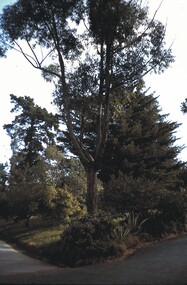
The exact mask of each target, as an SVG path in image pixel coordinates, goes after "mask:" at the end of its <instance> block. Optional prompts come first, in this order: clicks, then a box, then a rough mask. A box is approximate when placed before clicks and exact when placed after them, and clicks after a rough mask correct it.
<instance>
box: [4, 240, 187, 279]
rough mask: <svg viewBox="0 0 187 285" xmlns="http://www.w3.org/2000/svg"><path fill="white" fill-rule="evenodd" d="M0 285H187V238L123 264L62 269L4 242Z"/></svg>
mask: <svg viewBox="0 0 187 285" xmlns="http://www.w3.org/2000/svg"><path fill="white" fill-rule="evenodd" d="M0 284H115V285H117V284H139V285H140V284H159V285H162V284H167V285H169V284H176V285H179V284H182V285H183V284H186V285H187V235H183V236H181V237H178V238H175V239H171V240H165V241H162V242H160V243H157V244H155V245H153V246H146V247H144V248H142V249H140V250H138V251H137V252H136V253H135V254H134V255H133V256H131V257H129V258H127V259H125V260H120V261H115V262H109V263H105V264H97V265H92V266H83V267H79V268H59V267H55V266H52V265H49V264H45V263H43V262H41V261H39V260H35V259H33V258H30V257H28V256H25V255H23V254H21V253H19V252H17V251H16V250H14V249H12V248H11V247H10V246H8V245H7V244H5V243H4V242H2V241H0Z"/></svg>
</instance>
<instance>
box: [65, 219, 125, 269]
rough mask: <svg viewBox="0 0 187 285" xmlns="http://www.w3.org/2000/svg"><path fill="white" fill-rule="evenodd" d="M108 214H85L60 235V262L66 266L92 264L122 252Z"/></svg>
mask: <svg viewBox="0 0 187 285" xmlns="http://www.w3.org/2000/svg"><path fill="white" fill-rule="evenodd" d="M114 230H115V223H114V222H113V221H112V218H111V217H109V216H94V217H93V216H86V217H84V218H81V219H80V220H79V221H77V222H74V223H73V224H71V226H70V227H69V228H67V229H66V230H65V231H64V233H63V235H62V243H61V250H62V262H63V263H64V264H66V265H68V266H76V265H83V264H92V263H94V262H97V261H98V260H103V259H106V258H110V257H113V256H119V255H121V254H122V252H121V249H120V247H119V244H117V243H116V240H115V233H114Z"/></svg>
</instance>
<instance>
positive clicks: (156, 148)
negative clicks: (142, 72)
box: [99, 92, 182, 188]
mask: <svg viewBox="0 0 187 285" xmlns="http://www.w3.org/2000/svg"><path fill="white" fill-rule="evenodd" d="M116 106H117V105H116V104H115V108H116V109H117V107H116ZM167 117H168V115H162V114H161V110H160V108H159V104H158V101H157V98H155V97H154V96H153V94H151V95H145V94H144V93H142V92H135V93H133V94H131V95H129V99H128V100H126V102H125V103H124V104H123V106H121V111H120V113H119V114H118V115H117V118H114V120H113V122H112V123H111V124H110V135H109V140H108V143H107V147H106V151H105V155H104V159H103V163H102V167H101V171H100V175H99V176H100V178H101V179H102V180H103V181H104V182H107V181H109V179H110V176H111V175H115V177H117V176H118V173H119V171H121V172H122V173H125V174H126V175H127V176H128V175H129V176H132V177H134V178H138V177H144V178H145V179H148V180H152V181H157V182H162V183H164V185H165V187H167V188H168V187H169V188H170V187H171V186H172V187H173V185H175V183H176V180H177V177H178V173H179V172H180V169H181V166H182V162H180V161H179V159H178V158H177V155H178V154H179V153H180V151H181V150H182V147H179V146H177V144H176V143H177V138H176V136H175V133H176V131H177V128H178V127H179V126H180V124H178V123H177V122H171V121H169V120H168V119H167Z"/></svg>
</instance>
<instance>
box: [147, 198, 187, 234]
mask: <svg viewBox="0 0 187 285" xmlns="http://www.w3.org/2000/svg"><path fill="white" fill-rule="evenodd" d="M184 194H185V193H181V192H165V194H164V195H163V196H162V197H160V200H159V202H158V203H157V205H156V209H155V210H154V211H149V212H148V215H149V222H148V223H146V224H145V225H143V229H144V231H146V232H147V233H149V234H151V235H152V236H155V237H162V236H164V235H166V234H170V233H180V232H184V231H185V230H186V196H185V195H184Z"/></svg>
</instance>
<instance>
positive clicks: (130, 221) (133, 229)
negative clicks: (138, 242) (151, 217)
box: [124, 212, 148, 235]
mask: <svg viewBox="0 0 187 285" xmlns="http://www.w3.org/2000/svg"><path fill="white" fill-rule="evenodd" d="M147 220H148V218H146V219H144V220H142V221H140V220H139V214H135V213H134V212H128V213H126V214H125V221H124V225H125V232H126V235H127V234H137V233H139V232H140V230H141V227H142V225H143V224H144V223H145V222H146V221H147Z"/></svg>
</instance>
